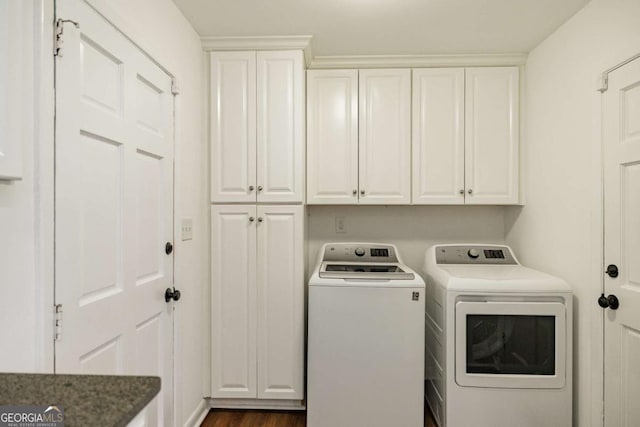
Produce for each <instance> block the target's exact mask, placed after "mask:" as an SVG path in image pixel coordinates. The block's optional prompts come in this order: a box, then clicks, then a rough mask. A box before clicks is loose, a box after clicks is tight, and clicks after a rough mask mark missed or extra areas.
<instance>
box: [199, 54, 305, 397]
mask: <svg viewBox="0 0 640 427" xmlns="http://www.w3.org/2000/svg"><path fill="white" fill-rule="evenodd" d="M304 91H305V75H304V61H303V53H302V51H258V52H256V51H242V52H213V53H211V54H210V114H211V116H210V126H211V129H210V132H211V133H210V144H211V163H210V165H211V202H212V206H211V257H212V259H211V322H212V325H211V331H212V336H211V339H212V340H211V350H212V351H211V358H212V360H211V376H212V390H211V397H213V398H214V399H286V400H302V399H303V398H304V252H305V251H304V208H303V205H302V203H303V201H304V170H305V168H304V164H305V143H304V141H305V140H304V129H305V122H304V120H305V114H304V108H305V101H304V99H305V93H304ZM256 405H257V406H258V407H259V406H260V404H259V403H256Z"/></svg>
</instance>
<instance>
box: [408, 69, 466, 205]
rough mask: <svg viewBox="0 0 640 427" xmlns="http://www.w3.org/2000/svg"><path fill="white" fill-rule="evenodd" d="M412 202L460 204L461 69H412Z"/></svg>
mask: <svg viewBox="0 0 640 427" xmlns="http://www.w3.org/2000/svg"><path fill="white" fill-rule="evenodd" d="M412 145H413V154H412V157H413V197H412V201H413V203H414V204H463V203H464V200H465V197H464V194H465V193H464V69H463V68H429V69H415V70H413V138H412Z"/></svg>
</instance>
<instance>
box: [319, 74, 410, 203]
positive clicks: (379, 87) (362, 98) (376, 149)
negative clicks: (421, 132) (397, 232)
mask: <svg viewBox="0 0 640 427" xmlns="http://www.w3.org/2000/svg"><path fill="white" fill-rule="evenodd" d="M307 77H308V85H307V98H308V104H307V120H308V123H307V141H308V160H307V180H308V182H307V195H308V197H307V202H308V203H309V204H357V203H359V204H409V203H410V201H411V116H410V110H411V70H408V69H403V70H396V69H384V70H360V71H358V70H314V71H309V72H308V73H307Z"/></svg>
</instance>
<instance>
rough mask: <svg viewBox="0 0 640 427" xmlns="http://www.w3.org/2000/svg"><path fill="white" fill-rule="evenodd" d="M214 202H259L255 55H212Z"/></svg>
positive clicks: (222, 53)
mask: <svg viewBox="0 0 640 427" xmlns="http://www.w3.org/2000/svg"><path fill="white" fill-rule="evenodd" d="M210 63H211V201H212V202H214V203H224V202H241V203H251V202H255V201H256V192H255V190H253V191H252V190H250V186H254V187H255V186H256V126H255V123H256V54H255V52H214V53H212V54H211V62H210Z"/></svg>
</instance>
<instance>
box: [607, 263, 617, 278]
mask: <svg viewBox="0 0 640 427" xmlns="http://www.w3.org/2000/svg"><path fill="white" fill-rule="evenodd" d="M606 273H607V274H608V275H609V277H612V278H614V279H615V278H616V277H618V266H617V265H615V264H609V265H608V266H607V271H606Z"/></svg>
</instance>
